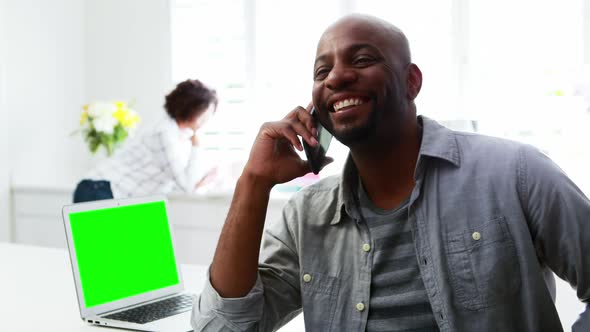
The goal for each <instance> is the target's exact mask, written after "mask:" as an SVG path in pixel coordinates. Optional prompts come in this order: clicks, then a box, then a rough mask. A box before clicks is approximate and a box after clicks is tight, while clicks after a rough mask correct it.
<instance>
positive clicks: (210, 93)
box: [164, 79, 218, 121]
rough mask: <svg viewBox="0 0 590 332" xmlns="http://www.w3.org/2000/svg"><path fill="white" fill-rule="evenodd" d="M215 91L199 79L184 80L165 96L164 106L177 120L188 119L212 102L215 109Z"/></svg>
mask: <svg viewBox="0 0 590 332" xmlns="http://www.w3.org/2000/svg"><path fill="white" fill-rule="evenodd" d="M217 103H218V100H217V93H216V92H215V90H213V89H209V88H208V87H207V86H205V85H204V84H203V83H201V82H200V81H199V80H190V79H189V80H186V81H184V82H180V83H178V85H177V86H176V88H175V89H174V90H172V92H170V93H169V94H168V95H167V96H166V103H165V104H164V108H165V109H166V112H167V113H168V115H170V117H171V118H172V119H174V120H177V121H190V120H192V119H194V118H195V116H198V115H199V114H200V113H203V112H204V111H206V110H207V108H209V105H211V104H213V105H214V106H215V110H217Z"/></svg>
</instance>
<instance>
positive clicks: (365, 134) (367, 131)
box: [333, 109, 379, 147]
mask: <svg viewBox="0 0 590 332" xmlns="http://www.w3.org/2000/svg"><path fill="white" fill-rule="evenodd" d="M378 113H379V112H378V111H377V110H376V109H372V110H371V113H370V114H369V117H368V118H367V120H366V122H365V123H364V124H362V125H360V126H357V127H351V128H344V129H341V130H338V131H333V135H334V138H336V139H337V140H338V141H339V142H340V143H342V144H344V145H346V146H348V147H350V146H351V145H354V144H358V143H361V142H363V141H365V140H367V139H368V138H369V137H371V135H374V134H375V131H376V130H377V117H378Z"/></svg>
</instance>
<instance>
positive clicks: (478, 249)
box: [446, 217, 521, 310]
mask: <svg viewBox="0 0 590 332" xmlns="http://www.w3.org/2000/svg"><path fill="white" fill-rule="evenodd" d="M446 244H447V246H446V250H447V261H448V268H449V272H450V281H451V286H452V288H453V290H454V295H455V302H456V303H457V304H458V305H459V306H461V307H463V308H465V309H469V310H480V309H484V308H487V307H490V306H494V305H496V304H497V303H498V302H500V300H502V299H506V298H507V297H510V296H512V295H514V293H516V292H517V291H518V290H519V289H520V283H521V276H520V265H519V262H518V256H517V252H516V249H515V246H514V241H513V240H512V237H511V236H510V232H509V229H508V225H507V223H506V219H505V218H504V217H499V218H495V219H492V220H489V221H487V222H485V223H483V224H480V225H479V226H476V227H473V228H472V229H469V230H463V231H459V232H452V233H448V234H447V242H446Z"/></svg>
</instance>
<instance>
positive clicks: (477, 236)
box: [471, 232, 481, 241]
mask: <svg viewBox="0 0 590 332" xmlns="http://www.w3.org/2000/svg"><path fill="white" fill-rule="evenodd" d="M471 237H472V238H473V239H474V240H475V241H479V239H481V234H479V232H473V234H471Z"/></svg>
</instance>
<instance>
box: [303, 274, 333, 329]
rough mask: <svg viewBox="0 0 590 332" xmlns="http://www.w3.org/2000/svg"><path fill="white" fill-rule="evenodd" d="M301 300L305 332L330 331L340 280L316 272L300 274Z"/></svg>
mask: <svg viewBox="0 0 590 332" xmlns="http://www.w3.org/2000/svg"><path fill="white" fill-rule="evenodd" d="M300 277H301V299H302V304H303V318H304V320H305V330H306V331H330V330H331V328H332V321H333V319H334V312H335V309H336V301H337V298H338V293H339V290H340V279H339V278H338V277H334V276H330V275H326V274H323V273H318V272H310V271H304V272H303V273H302V274H301V276H300Z"/></svg>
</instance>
